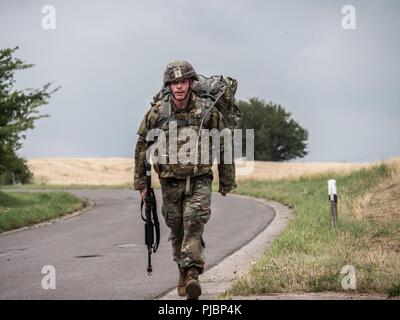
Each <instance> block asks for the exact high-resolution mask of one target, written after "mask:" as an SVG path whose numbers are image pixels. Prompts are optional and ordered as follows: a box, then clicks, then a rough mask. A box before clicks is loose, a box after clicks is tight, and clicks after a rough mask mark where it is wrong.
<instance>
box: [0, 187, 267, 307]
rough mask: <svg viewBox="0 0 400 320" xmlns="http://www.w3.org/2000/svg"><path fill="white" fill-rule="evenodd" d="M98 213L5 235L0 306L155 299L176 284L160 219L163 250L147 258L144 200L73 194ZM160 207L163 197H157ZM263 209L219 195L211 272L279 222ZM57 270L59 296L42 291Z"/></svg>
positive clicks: (126, 194) (116, 193)
mask: <svg viewBox="0 0 400 320" xmlns="http://www.w3.org/2000/svg"><path fill="white" fill-rule="evenodd" d="M70 192H72V193H73V194H75V195H77V196H79V197H85V198H88V199H91V200H93V201H94V202H95V203H96V206H95V208H94V209H92V210H90V211H88V212H86V213H84V214H82V215H79V216H77V217H74V218H70V219H67V220H65V221H61V222H56V223H54V224H51V225H47V226H44V227H41V228H34V229H29V230H26V231H21V232H17V233H12V234H8V235H3V236H0V299H154V298H156V297H158V296H160V295H161V294H163V293H165V292H166V291H168V290H170V289H171V288H173V287H174V286H175V284H176V278H177V268H176V265H175V264H174V262H173V261H172V257H171V245H170V243H168V242H167V238H168V229H167V227H166V226H165V223H164V221H163V219H162V217H161V237H162V239H161V244H160V248H159V251H158V252H157V253H156V254H155V255H153V256H152V257H153V270H154V272H153V276H151V277H148V276H147V274H146V266H147V256H146V248H145V246H144V229H143V222H142V220H141V219H140V216H139V211H138V210H139V204H140V202H139V197H138V195H137V193H133V192H132V191H128V190H79V191H70ZM157 197H158V200H159V202H158V203H159V204H160V203H161V201H160V195H159V194H157ZM273 217H274V212H273V210H272V209H271V208H270V207H268V206H266V205H265V204H262V203H260V202H256V201H251V200H246V199H240V198H235V197H234V196H227V197H222V196H220V195H219V194H213V200H212V217H211V219H210V221H209V222H208V223H207V225H206V231H205V234H204V239H205V242H206V259H207V268H210V267H211V266H213V265H215V264H217V263H218V262H219V261H221V260H222V259H223V258H224V257H226V256H227V255H229V254H231V253H232V252H234V251H236V250H237V249H238V248H240V247H241V246H242V245H244V244H245V243H246V242H248V241H249V240H251V239H252V238H253V237H254V236H256V235H257V234H258V233H259V232H261V231H262V230H263V229H264V228H265V227H266V226H267V225H268V224H269V223H270V222H271V221H272V219H273ZM45 265H53V266H54V267H55V269H56V289H54V290H51V289H50V290H44V289H43V288H42V286H41V282H42V277H43V276H44V275H43V274H41V270H42V267H43V266H45Z"/></svg>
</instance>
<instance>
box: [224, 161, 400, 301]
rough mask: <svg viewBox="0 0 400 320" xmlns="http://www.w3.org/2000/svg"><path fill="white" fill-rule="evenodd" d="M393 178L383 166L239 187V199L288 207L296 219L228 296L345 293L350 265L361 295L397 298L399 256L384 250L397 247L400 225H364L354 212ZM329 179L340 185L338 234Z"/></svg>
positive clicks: (377, 223) (236, 191)
mask: <svg viewBox="0 0 400 320" xmlns="http://www.w3.org/2000/svg"><path fill="white" fill-rule="evenodd" d="M391 174H392V169H391V168H390V167H389V166H388V165H380V166H377V167H373V168H372V169H363V170H360V171H356V172H353V173H351V174H349V175H342V176H336V177H335V176H332V175H321V176H317V177H312V178H300V179H297V180H280V181H246V182H243V183H240V184H239V187H238V189H236V190H235V193H238V194H243V195H249V196H252V197H257V198H266V199H271V200H275V201H279V202H281V203H284V204H286V205H288V206H289V207H291V208H293V210H294V213H295V218H294V219H293V220H292V221H291V222H290V223H289V225H288V227H287V229H286V230H285V232H284V233H283V234H282V235H281V236H280V237H279V238H277V239H276V240H275V241H274V242H273V243H272V245H271V247H270V248H269V249H268V250H267V251H266V253H265V255H264V256H263V258H262V259H261V260H260V261H259V262H258V263H257V264H256V265H255V266H253V267H252V269H251V271H250V273H249V274H248V275H246V276H244V277H242V278H240V279H238V280H237V281H236V282H234V284H233V285H232V287H231V288H230V290H228V292H227V295H252V294H268V293H289V292H323V291H336V292H341V291H345V290H344V289H343V288H342V286H341V279H342V278H343V275H342V274H341V273H340V272H341V270H342V268H343V267H344V266H345V265H352V266H354V267H355V270H356V280H357V282H356V290H355V291H356V292H358V293H384V294H391V295H394V294H396V293H397V294H398V293H399V289H398V288H399V287H398V283H400V254H399V251H398V250H390V248H389V247H388V246H386V245H385V244H388V243H392V244H393V243H394V242H395V241H396V235H398V234H399V233H400V222H399V221H396V220H394V221H391V222H390V223H385V222H381V221H376V220H374V219H362V220H360V219H356V218H355V216H354V215H353V212H352V204H353V201H354V200H355V199H356V198H357V197H359V196H361V195H362V194H365V193H367V192H371V191H372V190H374V188H376V186H377V185H379V183H381V182H383V181H384V180H385V179H387V178H389V177H390V176H391ZM329 178H336V180H337V185H338V194H339V209H338V210H339V228H338V229H334V228H333V227H332V224H331V217H330V203H329V201H328V195H327V180H328V179H329ZM377 239H378V240H379V241H377Z"/></svg>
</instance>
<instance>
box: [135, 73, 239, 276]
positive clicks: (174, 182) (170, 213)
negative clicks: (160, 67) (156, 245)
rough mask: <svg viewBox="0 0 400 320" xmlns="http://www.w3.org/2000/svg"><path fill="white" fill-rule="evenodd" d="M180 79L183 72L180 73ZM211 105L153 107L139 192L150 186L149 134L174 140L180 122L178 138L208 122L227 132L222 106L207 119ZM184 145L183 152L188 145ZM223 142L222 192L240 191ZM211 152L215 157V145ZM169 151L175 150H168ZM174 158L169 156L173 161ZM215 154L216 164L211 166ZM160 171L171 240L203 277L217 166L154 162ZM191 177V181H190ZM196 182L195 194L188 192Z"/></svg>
mask: <svg viewBox="0 0 400 320" xmlns="http://www.w3.org/2000/svg"><path fill="white" fill-rule="evenodd" d="M178 75H179V74H178ZM205 104H206V101H205V99H203V98H200V97H197V96H196V95H195V94H194V93H193V92H191V93H190V98H189V103H188V107H187V108H186V109H184V110H182V109H178V108H176V107H175V105H174V104H173V102H172V99H171V98H170V97H168V98H167V99H164V100H163V98H162V97H159V98H158V99H155V101H154V103H152V106H151V107H150V109H149V110H148V111H147V113H146V114H145V116H144V118H143V120H142V122H141V124H140V126H139V130H138V132H137V133H138V135H139V138H138V141H137V144H136V149H135V172H134V189H135V190H141V189H143V188H145V187H146V184H145V168H144V162H145V159H146V150H147V141H146V135H147V133H148V132H149V130H151V129H155V128H160V129H161V130H163V132H164V133H165V134H166V136H167V137H168V133H169V121H176V124H177V131H178V134H179V132H180V131H181V130H183V129H185V128H188V127H190V128H193V129H195V130H199V124H200V123H201V120H202V119H203V118H204V119H206V120H205V121H203V125H202V128H203V129H213V128H215V129H218V130H223V129H224V123H223V119H222V115H221V114H220V113H219V112H218V110H217V109H216V108H212V109H210V110H209V112H208V115H207V117H205V116H204V115H205V114H204V109H205ZM166 105H167V106H168V107H169V108H170V109H169V121H164V120H165V117H164V118H163V114H164V110H165V108H166ZM177 142H178V148H177V149H178V150H179V148H180V146H181V145H182V144H183V143H184V142H179V141H177ZM223 142H224V141H223V139H222V138H221V139H220V150H219V153H220V159H221V163H220V164H218V173H219V184H220V190H221V189H222V188H223V189H224V190H225V191H227V192H229V191H231V190H232V189H233V188H235V187H236V183H235V168H234V165H233V164H223V163H222V160H223V159H224V144H223ZM209 146H210V154H211V143H209ZM166 151H167V152H168V151H169V148H167V149H166ZM169 157H170V155H167V158H168V159H169ZM211 158H212V157H211V156H210V162H211ZM153 166H154V169H155V171H156V172H157V173H158V176H159V179H160V184H161V191H162V198H163V205H162V215H163V217H164V219H165V222H166V224H167V226H168V227H169V228H170V229H171V234H170V237H169V240H171V243H172V251H173V257H174V261H176V263H177V264H178V266H179V267H180V268H190V267H197V268H199V273H202V272H203V269H204V256H203V248H204V242H203V239H202V235H203V231H204V225H205V224H206V223H207V221H208V220H209V218H210V215H211V209H210V204H211V193H212V190H211V182H212V179H213V173H212V170H211V163H209V164H204V163H202V164H198V165H194V164H193V163H188V164H181V163H177V164H170V163H167V164H157V163H156V164H154V165H153ZM188 176H189V177H190V179H188V178H187V177H188ZM188 183H189V184H190V187H189V189H190V191H189V192H187V191H188V190H187V189H188Z"/></svg>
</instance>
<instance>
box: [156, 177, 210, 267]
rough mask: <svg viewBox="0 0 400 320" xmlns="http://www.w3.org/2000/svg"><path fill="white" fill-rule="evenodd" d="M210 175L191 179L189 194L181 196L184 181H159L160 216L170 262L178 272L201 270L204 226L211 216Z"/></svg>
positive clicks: (184, 184)
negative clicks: (167, 230)
mask: <svg viewBox="0 0 400 320" xmlns="http://www.w3.org/2000/svg"><path fill="white" fill-rule="evenodd" d="M212 179H213V177H212V173H211V174H208V175H204V176H201V177H196V178H191V183H190V184H191V188H190V189H191V190H190V194H185V186H186V180H177V179H160V183H161V191H162V198H163V204H162V209H161V210H162V215H163V217H164V219H165V223H166V224H167V226H168V227H169V228H170V229H171V235H170V237H169V239H168V240H171V244H172V253H173V257H174V261H175V262H176V263H177V264H178V266H179V267H181V268H189V267H198V268H199V269H200V273H202V272H203V269H204V242H203V238H202V235H203V231H204V225H205V224H206V223H207V221H208V220H209V219H210V216H211V208H210V204H211V192H212V190H211V182H212Z"/></svg>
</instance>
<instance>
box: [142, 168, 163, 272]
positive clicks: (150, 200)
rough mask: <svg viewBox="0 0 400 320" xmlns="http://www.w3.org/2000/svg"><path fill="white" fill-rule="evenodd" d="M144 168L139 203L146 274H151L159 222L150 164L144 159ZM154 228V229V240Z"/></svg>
mask: <svg viewBox="0 0 400 320" xmlns="http://www.w3.org/2000/svg"><path fill="white" fill-rule="evenodd" d="M145 168H146V190H147V192H146V197H145V200H144V201H143V198H142V201H141V203H140V214H141V216H142V220H143V221H144V222H145V224H144V238H145V244H146V245H147V254H148V256H147V261H148V265H147V275H149V276H151V274H152V272H153V267H152V266H151V253H152V252H153V253H155V252H156V251H157V249H158V245H159V244H160V223H159V222H158V217H157V203H156V197H155V195H154V189H153V187H152V186H151V165H150V163H149V162H147V161H145ZM144 204H145V217H143V205H144ZM154 230H155V231H156V241H155V242H154Z"/></svg>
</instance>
